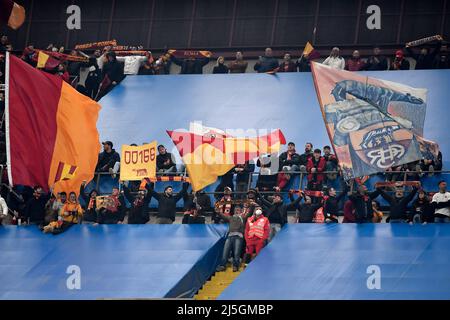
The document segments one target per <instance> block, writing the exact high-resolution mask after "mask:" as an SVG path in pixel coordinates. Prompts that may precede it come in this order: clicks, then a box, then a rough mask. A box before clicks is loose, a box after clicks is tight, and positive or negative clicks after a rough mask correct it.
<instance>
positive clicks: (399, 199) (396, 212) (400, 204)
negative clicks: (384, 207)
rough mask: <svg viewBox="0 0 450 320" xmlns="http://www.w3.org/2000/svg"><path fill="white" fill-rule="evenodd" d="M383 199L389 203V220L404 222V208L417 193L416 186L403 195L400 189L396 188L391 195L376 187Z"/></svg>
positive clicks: (391, 221) (405, 208)
mask: <svg viewBox="0 0 450 320" xmlns="http://www.w3.org/2000/svg"><path fill="white" fill-rule="evenodd" d="M377 190H378V191H379V192H380V194H381V196H382V197H383V199H384V200H386V201H387V202H388V203H389V205H390V211H389V222H390V223H399V222H405V220H406V210H407V206H408V203H410V202H411V200H412V199H413V198H414V196H415V195H416V193H417V188H413V190H412V191H411V192H410V193H409V194H408V195H407V196H406V197H405V196H404V193H403V190H402V189H397V190H396V191H395V196H394V197H392V196H390V195H389V194H387V193H386V192H385V191H384V190H383V189H381V188H377Z"/></svg>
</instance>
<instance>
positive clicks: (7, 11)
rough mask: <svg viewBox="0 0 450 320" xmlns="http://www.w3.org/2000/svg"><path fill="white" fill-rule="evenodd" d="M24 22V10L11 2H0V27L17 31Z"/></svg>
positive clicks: (5, 0)
mask: <svg viewBox="0 0 450 320" xmlns="http://www.w3.org/2000/svg"><path fill="white" fill-rule="evenodd" d="M24 22H25V9H24V8H23V7H22V6H20V5H18V4H17V3H15V2H14V1H11V0H0V25H3V24H7V25H8V27H10V28H12V29H14V30H17V29H19V28H20V26H21V25H22V24H23V23H24Z"/></svg>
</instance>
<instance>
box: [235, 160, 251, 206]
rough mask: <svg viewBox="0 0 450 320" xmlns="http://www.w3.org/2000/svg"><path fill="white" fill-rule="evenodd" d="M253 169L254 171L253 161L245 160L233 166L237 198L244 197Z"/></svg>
mask: <svg viewBox="0 0 450 320" xmlns="http://www.w3.org/2000/svg"><path fill="white" fill-rule="evenodd" d="M253 171H255V164H254V163H253V161H252V163H250V162H249V161H246V162H245V164H238V165H236V167H234V172H235V173H236V192H238V193H237V196H236V198H237V199H244V198H245V192H247V190H248V186H249V183H250V182H251V177H252V173H253Z"/></svg>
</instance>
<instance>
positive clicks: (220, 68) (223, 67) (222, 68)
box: [213, 64, 228, 73]
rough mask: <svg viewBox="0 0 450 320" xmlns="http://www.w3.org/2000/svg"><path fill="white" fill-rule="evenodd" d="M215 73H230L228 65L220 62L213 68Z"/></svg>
mask: <svg viewBox="0 0 450 320" xmlns="http://www.w3.org/2000/svg"><path fill="white" fill-rule="evenodd" d="M213 73H228V67H227V66H226V65H224V64H219V65H217V66H215V67H214V68H213Z"/></svg>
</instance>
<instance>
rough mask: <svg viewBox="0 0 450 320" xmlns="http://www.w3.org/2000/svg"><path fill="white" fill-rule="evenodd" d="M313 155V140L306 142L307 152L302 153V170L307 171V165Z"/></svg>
mask: <svg viewBox="0 0 450 320" xmlns="http://www.w3.org/2000/svg"><path fill="white" fill-rule="evenodd" d="M312 156H313V144H312V143H311V142H307V143H306V144H305V153H303V154H301V155H300V171H301V172H306V166H307V164H308V161H309V159H311V158H312Z"/></svg>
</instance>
